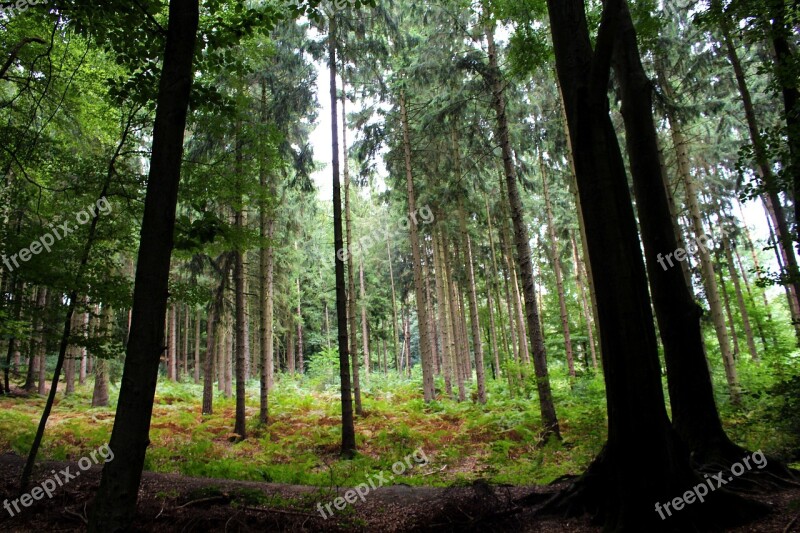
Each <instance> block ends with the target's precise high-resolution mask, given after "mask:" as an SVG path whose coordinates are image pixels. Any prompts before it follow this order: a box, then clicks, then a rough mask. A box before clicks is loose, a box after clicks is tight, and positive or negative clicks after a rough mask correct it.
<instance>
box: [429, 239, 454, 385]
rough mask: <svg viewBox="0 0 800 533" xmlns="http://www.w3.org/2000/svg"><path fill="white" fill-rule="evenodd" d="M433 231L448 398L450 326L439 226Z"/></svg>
mask: <svg viewBox="0 0 800 533" xmlns="http://www.w3.org/2000/svg"><path fill="white" fill-rule="evenodd" d="M438 230H439V231H435V232H434V237H433V262H434V270H435V271H436V275H435V276H434V278H433V280H434V286H435V288H436V303H437V305H436V308H437V311H438V319H439V331H440V332H441V340H442V371H443V373H444V390H445V394H446V395H447V397H448V398H452V397H453V366H452V351H451V344H450V328H449V326H448V323H447V306H448V304H447V299H446V298H445V290H444V285H445V284H446V283H447V279H446V276H445V269H444V266H443V263H444V261H443V259H442V245H441V228H438Z"/></svg>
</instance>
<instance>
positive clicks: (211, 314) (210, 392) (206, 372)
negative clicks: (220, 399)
mask: <svg viewBox="0 0 800 533" xmlns="http://www.w3.org/2000/svg"><path fill="white" fill-rule="evenodd" d="M216 327H217V313H216V309H215V307H214V304H211V306H210V307H209V310H208V321H207V323H206V356H205V359H204V360H203V414H204V415H210V414H213V413H214V366H215V365H214V355H215V354H214V352H215V349H214V348H215V346H216V340H215V338H214V331H215V328H216Z"/></svg>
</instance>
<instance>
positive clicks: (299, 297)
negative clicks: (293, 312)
mask: <svg viewBox="0 0 800 533" xmlns="http://www.w3.org/2000/svg"><path fill="white" fill-rule="evenodd" d="M301 302H302V293H301V291H300V278H299V277H298V278H297V371H298V372H299V373H300V374H302V373H304V371H305V366H306V365H305V361H304V360H303V308H302V306H301Z"/></svg>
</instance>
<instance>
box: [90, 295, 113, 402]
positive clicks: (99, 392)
mask: <svg viewBox="0 0 800 533" xmlns="http://www.w3.org/2000/svg"><path fill="white" fill-rule="evenodd" d="M112 314H113V311H112V310H111V308H110V307H109V306H108V304H105V303H104V304H103V311H102V314H101V317H100V327H99V330H100V331H99V333H100V335H101V336H103V337H105V338H106V339H109V338H110V336H111V333H112V331H111V318H112ZM92 407H108V360H107V358H106V357H98V358H97V363H96V364H95V365H94V390H93V392H92Z"/></svg>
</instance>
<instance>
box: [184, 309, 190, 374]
mask: <svg viewBox="0 0 800 533" xmlns="http://www.w3.org/2000/svg"><path fill="white" fill-rule="evenodd" d="M183 373H184V374H185V375H187V376H188V375H189V306H188V305H184V306H183Z"/></svg>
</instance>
